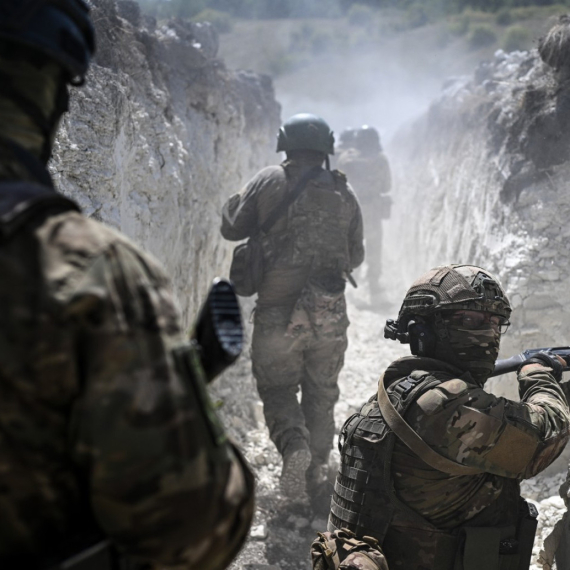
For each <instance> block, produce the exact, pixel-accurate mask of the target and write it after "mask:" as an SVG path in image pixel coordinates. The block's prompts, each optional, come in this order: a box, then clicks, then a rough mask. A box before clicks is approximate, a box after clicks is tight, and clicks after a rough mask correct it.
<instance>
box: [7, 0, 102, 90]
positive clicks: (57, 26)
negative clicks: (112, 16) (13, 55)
mask: <svg viewBox="0 0 570 570" xmlns="http://www.w3.org/2000/svg"><path fill="white" fill-rule="evenodd" d="M0 40H4V41H7V42H10V43H11V44H20V45H23V46H27V47H29V48H32V49H35V50H38V51H39V52H41V53H44V54H45V55H47V56H48V57H50V58H51V59H53V60H54V61H56V62H57V63H59V64H60V65H61V66H62V67H63V69H65V70H66V71H67V72H68V74H69V82H70V83H72V84H73V85H80V84H82V83H83V81H84V78H85V74H86V73H87V69H88V67H89V62H90V60H91V58H92V56H93V54H94V52H95V33H94V30H93V25H92V23H91V20H90V18H89V8H88V6H87V4H86V3H85V2H84V1H83V0H2V2H1V3H0Z"/></svg>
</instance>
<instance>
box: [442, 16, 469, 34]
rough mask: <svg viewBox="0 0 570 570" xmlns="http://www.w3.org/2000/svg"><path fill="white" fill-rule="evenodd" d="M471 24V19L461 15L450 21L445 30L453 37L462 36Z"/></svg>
mask: <svg viewBox="0 0 570 570" xmlns="http://www.w3.org/2000/svg"><path fill="white" fill-rule="evenodd" d="M470 24H471V19H470V18H469V16H467V15H463V16H461V17H459V18H457V19H455V20H453V21H451V22H450V23H449V24H448V26H447V29H448V30H449V33H450V34H451V35H453V36H464V35H465V34H466V33H467V31H468V30H469V25H470Z"/></svg>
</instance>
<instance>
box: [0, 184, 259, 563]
mask: <svg viewBox="0 0 570 570" xmlns="http://www.w3.org/2000/svg"><path fill="white" fill-rule="evenodd" d="M2 188H5V187H4V186H2V185H0V199H1V198H2V196H3V194H2ZM0 228H2V229H4V227H3V226H2V225H0ZM0 271H1V274H2V276H3V278H2V282H1V284H0V290H1V295H2V297H3V299H4V309H3V310H2V312H1V317H0V319H1V320H2V324H1V326H0V331H2V332H1V334H0V354H1V358H0V378H1V380H2V381H1V383H0V390H1V398H0V457H1V458H2V459H1V461H0V488H1V491H0V495H1V501H0V519H1V520H2V521H4V524H3V529H4V531H3V532H2V534H1V537H0V561H2V562H4V563H5V564H6V566H4V565H3V567H8V565H9V564H13V567H21V566H22V565H23V564H24V561H26V560H29V561H30V565H31V564H32V563H34V562H35V561H36V560H42V562H45V561H47V560H50V559H54V560H55V559H58V558H61V555H64V556H65V555H66V554H68V553H69V550H73V548H74V547H75V546H84V545H85V544H84V543H83V539H85V540H86V541H87V542H88V541H90V540H91V536H95V533H98V531H99V530H101V531H102V532H103V534H104V535H106V536H109V537H111V538H112V539H113V540H114V541H116V542H117V544H119V545H120V546H121V547H123V548H125V549H126V551H127V552H128V553H129V554H130V555H132V556H136V557H141V558H142V559H145V560H152V561H156V562H160V563H161V564H163V565H168V566H176V565H180V566H181V567H183V568H195V569H200V570H207V569H221V568H224V567H225V566H226V564H227V563H228V562H229V561H230V560H231V558H232V557H233V555H235V553H236V551H237V549H238V548H239V546H240V545H241V543H242V541H243V540H244V538H245V535H246V533H247V529H248V527H249V523H250V520H251V515H252V510H253V506H252V479H251V474H250V473H249V471H248V469H247V468H246V467H245V466H244V465H243V464H242V463H241V460H239V459H238V457H237V456H236V453H235V452H234V449H233V446H232V445H231V444H229V443H228V442H227V441H226V440H225V439H222V438H217V440H213V439H212V438H211V437H210V436H208V433H209V430H208V429H207V425H206V423H204V422H207V421H208V420H205V418H204V417H203V416H202V414H204V410H205V408H204V407H203V406H208V405H209V404H208V402H207V401H205V402H203V403H200V402H198V401H196V400H195V398H194V397H193V395H192V393H191V389H190V386H188V385H186V384H185V381H184V380H183V378H181V377H180V376H179V375H178V374H177V373H176V371H175V367H174V363H173V357H172V350H173V349H174V348H175V347H178V346H180V345H181V344H182V343H183V340H184V335H183V333H182V331H181V328H180V320H179V315H178V312H177V310H176V308H175V304H174V300H173V297H172V293H171V290H170V286H169V283H168V280H167V278H166V277H165V275H164V273H163V272H162V270H161V269H160V267H159V266H158V265H157V264H156V262H155V261H154V260H153V259H152V258H150V257H149V256H148V255H146V254H143V253H142V252H141V251H140V250H139V249H138V248H137V247H136V246H135V245H133V244H132V243H131V242H130V241H129V240H128V239H126V238H125V237H124V236H122V235H120V234H118V233H117V232H115V231H113V230H111V229H109V228H107V227H105V226H103V225H101V224H99V223H97V222H95V221H93V220H90V219H87V218H85V217H84V216H82V215H81V214H80V213H79V212H76V211H68V212H63V213H59V214H55V213H54V215H47V214H46V215H44V214H39V215H36V216H35V217H34V219H33V220H32V221H30V222H29V223H27V224H26V225H25V226H24V227H22V228H20V229H19V230H18V231H17V232H16V233H15V234H14V235H12V236H9V238H8V239H3V240H2V242H1V247H0ZM197 370H199V368H197ZM91 513H93V515H92V514H91ZM198 513H199V514H200V515H198ZM74 537H77V539H75V538H74ZM74 540H77V541H78V542H77V544H75V543H74V542H73V541H74Z"/></svg>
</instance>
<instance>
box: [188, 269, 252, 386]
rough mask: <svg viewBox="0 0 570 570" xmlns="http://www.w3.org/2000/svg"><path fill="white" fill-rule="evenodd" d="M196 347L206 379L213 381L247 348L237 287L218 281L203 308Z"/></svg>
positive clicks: (193, 338)
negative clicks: (244, 345) (236, 292)
mask: <svg viewBox="0 0 570 570" xmlns="http://www.w3.org/2000/svg"><path fill="white" fill-rule="evenodd" d="M191 341H192V344H194V346H195V347H196V349H197V351H198V354H199V357H200V363H201V364H202V368H203V369H204V373H205V375H206V380H207V381H208V382H211V381H212V380H213V379H214V378H216V376H218V375H219V374H221V373H222V372H223V371H224V370H225V369H226V368H227V367H228V366H230V365H232V364H233V363H234V362H235V361H236V360H237V358H238V357H239V355H240V354H241V351H242V348H243V325H242V320H241V311H240V308H239V301H238V299H237V297H236V294H235V291H234V288H233V285H232V284H231V283H230V282H229V281H227V280H226V279H220V278H219V277H218V278H216V279H215V280H214V282H213V284H212V287H211V289H210V292H209V293H208V297H207V298H206V301H205V302H204V304H203V305H202V308H201V310H200V313H199V315H198V318H197V319H196V324H195V325H194V330H193V332H192V335H191Z"/></svg>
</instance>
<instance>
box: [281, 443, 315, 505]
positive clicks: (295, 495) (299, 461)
mask: <svg viewBox="0 0 570 570" xmlns="http://www.w3.org/2000/svg"><path fill="white" fill-rule="evenodd" d="M310 464H311V452H310V451H309V445H308V444H307V442H306V440H305V439H303V438H300V437H297V438H295V439H293V440H291V441H289V442H288V443H287V446H286V447H285V451H284V452H283V470H282V471H281V481H280V486H281V492H282V493H283V494H284V495H285V496H286V497H288V498H289V499H291V500H294V501H305V500H306V498H307V486H306V481H305V474H306V472H307V469H308V468H309V465H310Z"/></svg>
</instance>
